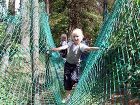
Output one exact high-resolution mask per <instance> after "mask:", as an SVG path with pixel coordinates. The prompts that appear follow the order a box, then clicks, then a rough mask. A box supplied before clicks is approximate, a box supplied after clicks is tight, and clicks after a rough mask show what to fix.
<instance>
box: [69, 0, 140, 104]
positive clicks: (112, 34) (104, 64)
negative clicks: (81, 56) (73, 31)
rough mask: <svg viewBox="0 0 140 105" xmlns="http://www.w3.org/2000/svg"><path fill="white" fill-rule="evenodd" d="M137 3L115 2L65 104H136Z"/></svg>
mask: <svg viewBox="0 0 140 105" xmlns="http://www.w3.org/2000/svg"><path fill="white" fill-rule="evenodd" d="M139 3H140V2H138V1H136V0H133V1H131V0H116V1H115V4H114V7H113V10H112V12H111V13H110V14H109V15H108V17H107V18H106V20H105V22H104V24H103V26H102V28H101V30H100V33H99V36H98V38H97V41H96V43H95V46H100V47H101V48H103V49H102V50H100V51H96V52H92V53H90V55H89V57H88V60H87V63H86V67H85V69H84V72H83V75H82V77H81V79H80V81H79V83H78V86H77V87H76V89H75V91H74V93H73V96H72V97H71V99H70V101H69V104H68V105H136V104H140V64H139V60H140V46H139V41H140V36H139V34H140V18H139V16H140V4H139Z"/></svg>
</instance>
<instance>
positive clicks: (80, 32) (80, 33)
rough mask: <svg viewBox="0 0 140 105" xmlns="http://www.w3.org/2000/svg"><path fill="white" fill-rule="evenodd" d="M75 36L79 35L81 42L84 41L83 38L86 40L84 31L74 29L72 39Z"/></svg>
mask: <svg viewBox="0 0 140 105" xmlns="http://www.w3.org/2000/svg"><path fill="white" fill-rule="evenodd" d="M74 35H79V36H80V40H81V41H82V40H83V38H84V35H83V31H82V30H81V29H79V28H76V29H74V30H73V31H72V33H71V38H72V36H74Z"/></svg>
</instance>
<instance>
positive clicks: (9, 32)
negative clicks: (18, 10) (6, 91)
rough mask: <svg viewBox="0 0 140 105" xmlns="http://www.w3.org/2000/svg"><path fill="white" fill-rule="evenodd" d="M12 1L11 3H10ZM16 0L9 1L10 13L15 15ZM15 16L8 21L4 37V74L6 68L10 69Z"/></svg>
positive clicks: (2, 66) (2, 67)
mask: <svg viewBox="0 0 140 105" xmlns="http://www.w3.org/2000/svg"><path fill="white" fill-rule="evenodd" d="M10 3H11V4H10ZM14 3H15V0H10V1H9V4H8V5H9V9H8V13H9V14H11V15H15V14H14V10H15V6H14V5H15V4H14ZM12 18H13V17H10V21H9V23H8V26H7V29H6V37H5V38H4V41H3V46H4V49H3V50H4V52H3V56H2V65H1V69H2V72H3V74H5V72H6V70H7V69H8V66H9V51H10V47H11V38H12V35H13V32H14V27H15V25H14V23H13V19H12Z"/></svg>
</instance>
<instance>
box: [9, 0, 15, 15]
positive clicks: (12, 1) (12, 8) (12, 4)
mask: <svg viewBox="0 0 140 105" xmlns="http://www.w3.org/2000/svg"><path fill="white" fill-rule="evenodd" d="M8 11H9V12H8V13H9V14H10V15H15V0H9V3H8Z"/></svg>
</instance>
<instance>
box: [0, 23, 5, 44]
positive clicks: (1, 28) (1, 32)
mask: <svg viewBox="0 0 140 105" xmlns="http://www.w3.org/2000/svg"><path fill="white" fill-rule="evenodd" d="M5 30H6V25H5V24H4V23H0V43H1V42H2V40H3V39H4V37H5V35H6V31H5Z"/></svg>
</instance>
